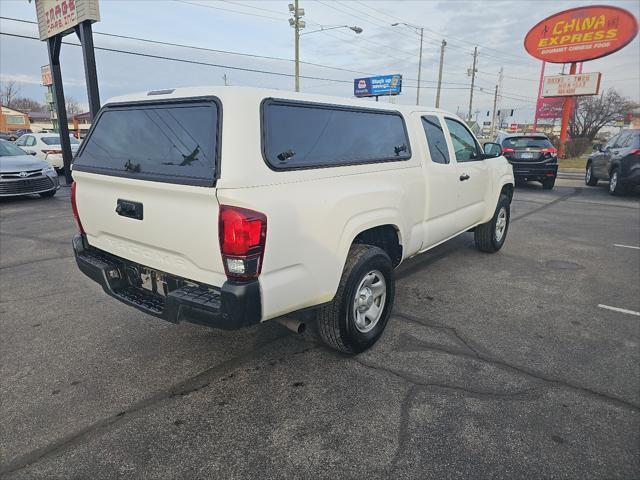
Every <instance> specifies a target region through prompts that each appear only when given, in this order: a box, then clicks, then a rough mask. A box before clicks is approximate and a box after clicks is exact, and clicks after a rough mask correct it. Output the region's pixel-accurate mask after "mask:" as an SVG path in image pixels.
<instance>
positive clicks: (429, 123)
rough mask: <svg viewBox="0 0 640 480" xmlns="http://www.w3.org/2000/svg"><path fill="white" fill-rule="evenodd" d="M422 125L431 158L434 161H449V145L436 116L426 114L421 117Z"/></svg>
mask: <svg viewBox="0 0 640 480" xmlns="http://www.w3.org/2000/svg"><path fill="white" fill-rule="evenodd" d="M422 127H423V128H424V133H425V135H426V136H427V143H428V144H429V153H430V154H431V160H433V161H434V162H436V163H449V147H447V141H446V139H445V137H444V131H443V130H442V125H441V124H440V120H439V119H438V117H436V116H434V115H426V116H424V117H422Z"/></svg>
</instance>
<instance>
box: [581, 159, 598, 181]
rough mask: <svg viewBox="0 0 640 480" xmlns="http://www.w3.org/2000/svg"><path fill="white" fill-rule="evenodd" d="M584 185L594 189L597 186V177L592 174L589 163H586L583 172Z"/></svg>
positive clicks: (591, 167) (591, 166)
mask: <svg viewBox="0 0 640 480" xmlns="http://www.w3.org/2000/svg"><path fill="white" fill-rule="evenodd" d="M584 183H585V184H587V185H589V186H590V187H595V186H596V185H597V184H598V177H596V176H595V175H594V174H593V165H592V164H591V162H589V163H587V169H586V171H585V172H584Z"/></svg>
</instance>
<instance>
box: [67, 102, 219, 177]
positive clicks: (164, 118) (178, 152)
mask: <svg viewBox="0 0 640 480" xmlns="http://www.w3.org/2000/svg"><path fill="white" fill-rule="evenodd" d="M217 131H218V108H217V105H216V103H214V102H212V101H206V102H205V101H203V102H192V103H172V104H138V105H135V104H134V105H131V106H126V107H113V108H107V109H106V110H104V111H103V112H102V113H101V114H100V115H99V117H98V120H97V122H96V125H95V127H94V129H93V131H92V132H91V134H90V135H89V136H88V137H87V138H86V139H85V141H84V142H83V146H82V147H81V149H80V152H79V155H78V156H77V157H76V159H75V162H74V168H75V169H77V170H85V171H95V172H98V173H105V174H112V175H119V176H128V177H133V178H143V179H146V180H156V181H164V182H174V183H187V184H196V185H213V180H214V178H215V176H214V175H215V166H216V158H217Z"/></svg>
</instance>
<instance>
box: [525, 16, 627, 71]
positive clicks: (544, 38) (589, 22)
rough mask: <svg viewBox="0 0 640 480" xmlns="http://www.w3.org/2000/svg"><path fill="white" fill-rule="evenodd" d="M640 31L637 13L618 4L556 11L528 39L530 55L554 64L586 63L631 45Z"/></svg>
mask: <svg viewBox="0 0 640 480" xmlns="http://www.w3.org/2000/svg"><path fill="white" fill-rule="evenodd" d="M637 33H638V21H637V20H636V18H635V16H634V15H633V14H632V13H630V12H628V11H627V10H624V9H622V8H618V7H611V6H604V5H594V6H590V7H578V8H572V9H570V10H565V11H563V12H560V13H556V14H555V15H552V16H550V17H548V18H545V19H544V20H542V21H541V22H539V23H538V24H537V25H536V26H534V27H533V28H532V29H531V30H529V33H527V36H526V37H525V39H524V47H525V49H526V50H527V52H529V54H530V55H532V56H534V57H536V58H538V59H540V60H544V61H546V62H551V63H571V62H584V61H586V60H593V59H595V58H600V57H604V56H605V55H609V54H611V53H613V52H616V51H617V50H620V49H621V48H622V47H624V46H625V45H627V44H628V43H629V42H631V40H633V39H634V37H635V36H636V34H637Z"/></svg>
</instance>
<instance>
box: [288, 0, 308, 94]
mask: <svg viewBox="0 0 640 480" xmlns="http://www.w3.org/2000/svg"><path fill="white" fill-rule="evenodd" d="M289 11H290V12H291V13H292V14H293V18H290V19H289V25H291V26H292V27H293V29H294V31H295V65H296V67H295V79H296V80H295V90H296V92H299V91H300V30H301V29H302V28H304V27H305V25H306V24H305V22H304V21H303V20H300V17H302V16H304V8H298V0H294V2H293V3H290V4H289Z"/></svg>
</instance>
